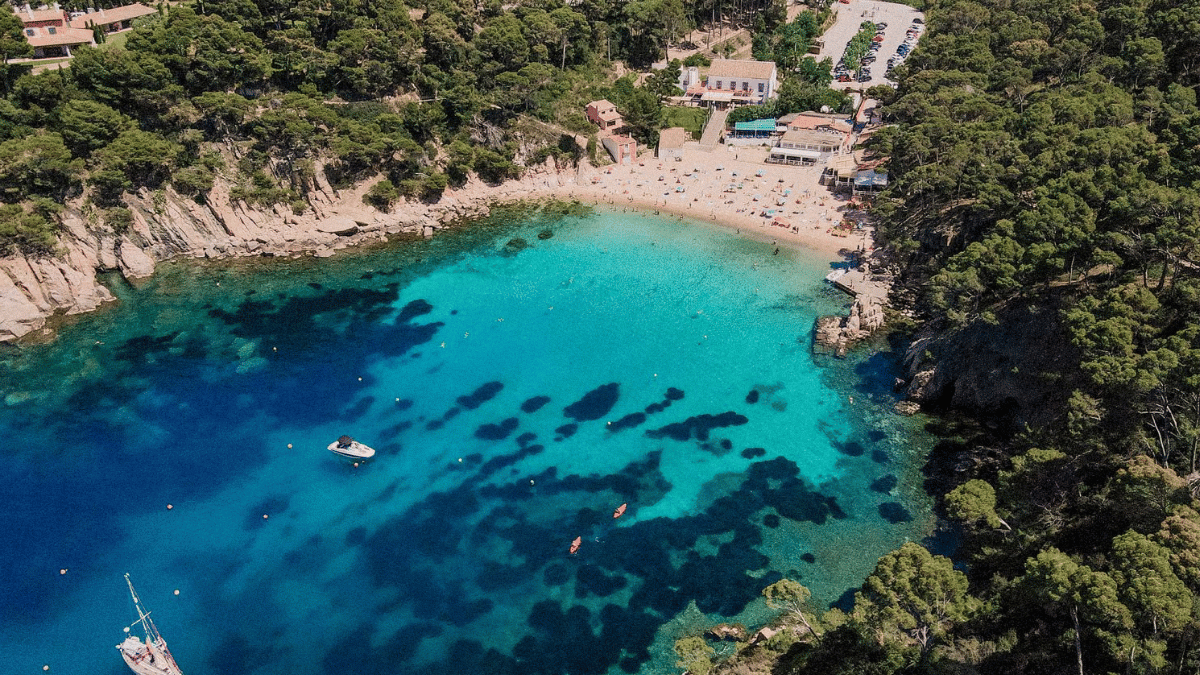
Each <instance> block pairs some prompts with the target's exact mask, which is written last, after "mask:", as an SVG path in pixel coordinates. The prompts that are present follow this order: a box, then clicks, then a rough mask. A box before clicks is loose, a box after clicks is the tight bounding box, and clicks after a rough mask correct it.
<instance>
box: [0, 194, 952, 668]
mask: <svg viewBox="0 0 1200 675" xmlns="http://www.w3.org/2000/svg"><path fill="white" fill-rule="evenodd" d="M544 232H552V234H553V236H552V237H551V238H547V239H540V238H539V237H538V235H539V233H544ZM517 238H519V239H521V240H523V242H524V244H525V245H524V247H522V246H521V244H520V242H516V241H514V240H515V239H517ZM827 267H828V261H826V260H822V259H821V258H819V257H817V256H815V254H811V253H807V252H798V251H790V250H786V249H784V250H780V251H778V253H775V252H774V247H772V246H769V245H767V244H764V243H758V242H752V241H747V240H743V239H739V238H737V237H735V236H733V235H732V234H731V233H728V232H725V231H719V230H712V229H707V228H705V227H704V226H701V225H696V224H690V223H688V224H685V223H683V222H680V221H678V220H670V219H665V218H658V217H654V216H644V215H634V214H625V213H597V214H593V215H590V216H586V217H581V218H577V217H570V218H562V219H556V218H550V217H548V216H538V217H522V218H515V217H510V218H507V219H506V218H497V219H494V220H493V221H492V222H489V223H484V224H479V225H477V226H474V227H471V228H463V229H460V230H458V231H454V232H450V233H447V234H444V235H442V236H439V237H437V238H435V239H433V240H431V241H427V242H415V243H405V244H400V245H395V246H389V247H386V248H380V249H377V250H371V251H361V252H357V253H347V254H342V255H339V256H337V257H334V258H332V259H327V260H314V259H304V260H296V261H251V262H246V261H241V262H236V263H223V264H219V265H198V264H180V265H163V266H160V270H159V272H158V273H157V274H156V275H155V277H154V278H153V279H152V280H150V281H149V282H148V283H146V284H145V285H144V286H143V287H142V288H139V289H133V288H130V287H128V286H124V285H120V284H117V285H116V286H115V288H116V291H117V293H118V295H119V296H120V298H121V302H120V303H118V304H116V305H114V306H111V307H108V308H106V309H104V310H102V311H101V312H98V313H96V314H93V315H90V316H88V317H85V318H82V319H80V320H78V321H75V322H73V323H72V324H71V325H69V326H65V327H63V329H62V331H61V335H60V337H59V338H58V339H57V340H56V341H55V342H54V343H52V344H49V345H45V346H40V347H26V348H23V349H20V350H10V351H9V352H7V353H5V354H4V355H3V356H4V360H5V365H6V368H5V372H4V375H3V378H2V379H0V395H3V396H4V397H5V398H4V400H5V405H4V406H2V407H0V433H2V434H3V437H4V438H6V439H9V443H8V444H6V449H5V451H4V460H5V461H4V462H2V463H0V486H3V487H0V509H2V510H3V512H4V513H5V514H6V515H7V517H6V519H5V521H6V525H7V528H6V530H7V531H6V532H5V535H4V539H3V541H4V546H3V548H0V569H3V570H4V574H3V575H0V598H3V599H2V600H0V644H3V645H5V648H4V649H3V650H0V672H5V673H33V672H41V667H42V665H43V664H49V665H51V668H52V672H54V673H81V674H82V673H104V674H108V673H113V674H115V673H121V672H127V671H126V669H125V667H124V665H123V663H122V662H121V660H120V658H119V656H118V654H117V653H116V650H114V649H113V645H115V644H116V643H117V642H118V641H119V640H120V638H121V629H122V628H123V627H124V626H125V625H126V624H127V623H129V622H130V621H132V620H133V619H134V618H135V617H134V616H133V611H132V607H131V606H130V602H129V599H128V597H127V592H126V589H125V587H124V584H123V582H122V579H121V574H122V573H123V572H130V573H131V574H132V577H133V580H134V583H135V584H137V585H138V589H139V591H140V593H141V596H142V599H143V601H144V602H145V603H146V604H147V605H148V606H149V608H150V609H151V610H152V611H153V616H154V618H155V620H156V621H157V623H158V626H159V628H160V629H161V630H162V631H163V632H164V635H165V636H166V637H167V639H168V641H169V642H170V644H171V648H172V651H173V652H174V654H175V656H176V659H177V660H178V661H179V663H180V665H181V666H182V668H183V670H184V672H186V673H189V674H191V673H204V672H207V673H216V674H218V675H222V674H231V675H232V674H234V673H237V674H262V675H268V674H283V673H288V674H294V675H306V674H309V673H312V674H318V673H330V674H334V673H343V672H357V673H422V672H428V673H440V672H459V673H491V672H497V673H505V672H507V673H571V674H584V673H597V674H599V673H621V672H631V673H632V672H642V673H674V672H677V669H676V668H675V666H674V658H673V654H671V644H672V642H673V640H675V639H676V638H678V637H681V636H684V635H687V634H695V633H696V632H697V631H699V630H700V629H702V628H703V627H705V626H707V625H711V624H712V623H714V622H717V621H720V620H726V619H732V620H738V621H742V622H744V623H746V624H748V625H752V624H756V623H761V622H763V621H765V620H767V619H768V618H769V617H770V615H771V612H770V611H769V610H768V609H767V608H765V607H764V606H763V605H762V603H761V602H760V601H759V599H758V598H759V592H760V590H761V589H762V587H764V586H766V585H767V584H769V583H771V582H773V581H775V580H776V579H778V578H780V576H781V575H786V576H789V577H793V578H798V579H800V580H801V581H803V582H804V583H805V584H807V585H808V586H809V587H810V588H812V590H813V592H814V600H816V601H817V602H818V603H819V604H828V603H831V602H834V601H836V600H838V598H839V597H842V596H843V594H844V593H846V592H847V591H848V590H850V589H852V588H853V587H856V586H857V585H858V584H859V583H861V581H862V579H863V577H864V576H865V575H866V574H868V573H869V572H870V570H871V568H872V567H873V566H874V562H875V560H876V559H877V558H878V556H880V555H882V554H883V553H885V552H886V551H888V550H890V549H891V548H893V547H895V546H896V545H898V544H900V543H902V542H903V541H905V540H907V539H919V538H922V537H924V536H925V535H926V534H927V533H928V530H929V528H930V526H931V518H930V517H929V516H928V515H925V514H928V513H929V512H930V510H929V504H928V503H927V501H926V499H925V498H924V496H923V495H922V494H921V491H920V479H919V476H918V475H917V467H918V465H919V463H920V461H921V458H922V457H923V455H924V450H925V448H926V447H927V439H923V438H921V437H920V436H919V434H918V433H917V432H915V431H914V430H912V429H910V428H909V425H907V424H906V421H905V420H903V419H901V418H898V417H896V416H895V415H893V414H891V413H890V406H891V403H892V402H893V398H892V396H891V394H890V393H889V392H888V386H889V385H890V383H891V376H890V365H889V361H888V358H887V355H886V354H881V353H873V352H870V351H869V350H868V351H867V352H864V353H863V354H860V355H858V356H857V357H855V358H852V359H847V360H842V361H832V360H820V361H814V358H813V356H812V354H811V344H810V335H811V327H812V323H813V320H814V318H815V316H817V315H818V314H822V313H830V312H833V311H839V310H841V309H842V308H843V307H844V306H845V304H846V298H845V297H844V296H842V295H840V294H838V293H836V292H833V291H831V290H830V289H828V288H827V287H825V286H824V285H823V284H822V283H821V279H822V277H823V275H824V272H825V269H827ZM114 283H116V282H114ZM851 397H853V402H851ZM341 434H350V435H352V436H354V437H355V438H357V439H359V440H361V441H363V442H365V443H367V444H368V445H371V446H373V447H375V448H376V449H377V450H378V451H379V454H378V456H377V458H376V459H375V460H374V461H372V462H370V463H368V464H366V465H363V466H359V467H354V466H353V465H351V464H350V463H348V462H345V461H342V460H340V459H338V458H337V457H335V456H333V455H332V454H331V453H329V452H328V451H326V450H325V446H326V445H328V444H329V443H330V442H332V441H333V440H334V439H336V438H337V437H338V436H339V435H341ZM622 503H627V504H628V511H627V512H626V513H625V514H624V515H623V516H622V517H621V518H619V519H616V520H614V519H613V517H612V512H613V509H615V508H616V507H617V506H618V505H620V504H622ZM167 504H171V505H172V506H173V508H172V509H170V510H168V509H167ZM264 515H266V516H269V518H264ZM576 536H579V537H581V538H582V545H581V547H580V550H579V552H578V553H577V554H575V555H569V554H568V552H567V549H568V547H569V545H570V543H571V541H572V539H574V538H575V537H576ZM61 568H66V569H67V570H68V571H67V573H66V574H60V569H61ZM176 589H178V590H179V594H178V595H175V594H174V591H175V590H176Z"/></svg>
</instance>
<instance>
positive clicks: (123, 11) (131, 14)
mask: <svg viewBox="0 0 1200 675" xmlns="http://www.w3.org/2000/svg"><path fill="white" fill-rule="evenodd" d="M156 11H157V10H155V9H152V8H150V7H147V6H145V5H143V4H142V3H140V2H135V3H133V4H132V5H123V6H121V7H113V8H112V9H101V10H99V11H96V12H88V13H87V14H84V15H83V16H81V17H77V18H76V19H75V20H74V21H72V22H71V23H72V25H75V26H83V27H87V26H91V25H92V24H99V25H101V26H103V25H105V24H110V23H119V22H121V21H128V20H130V19H136V18H138V17H139V16H148V15H150V14H154V13H156Z"/></svg>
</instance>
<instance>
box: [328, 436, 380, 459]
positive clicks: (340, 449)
mask: <svg viewBox="0 0 1200 675" xmlns="http://www.w3.org/2000/svg"><path fill="white" fill-rule="evenodd" d="M329 451H330V452H332V453H333V454H335V455H341V456H342V457H345V458H346V459H371V458H372V457H374V456H375V448H372V447H370V446H366V445H363V444H362V443H359V442H358V441H356V440H354V439H353V438H350V437H349V436H342V437H341V438H339V439H337V440H336V441H334V442H332V443H330V444H329Z"/></svg>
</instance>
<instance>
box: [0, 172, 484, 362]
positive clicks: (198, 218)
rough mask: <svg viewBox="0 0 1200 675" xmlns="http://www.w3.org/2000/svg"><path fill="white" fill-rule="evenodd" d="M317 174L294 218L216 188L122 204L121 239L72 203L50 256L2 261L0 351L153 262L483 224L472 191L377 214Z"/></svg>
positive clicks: (318, 247) (326, 246)
mask: <svg viewBox="0 0 1200 675" xmlns="http://www.w3.org/2000/svg"><path fill="white" fill-rule="evenodd" d="M316 173H317V178H316V181H315V183H316V185H315V186H314V189H313V190H312V192H310V193H309V194H308V195H307V199H308V205H309V207H310V208H309V209H308V210H306V211H305V213H304V214H300V215H297V214H295V213H293V212H292V211H291V209H290V208H288V207H285V206H283V205H276V206H274V207H265V206H262V207H260V206H251V205H247V204H246V203H244V202H241V201H238V200H234V199H233V198H232V197H231V186H230V185H229V184H228V183H227V182H225V181H223V180H220V179H218V180H217V182H216V183H215V184H214V186H213V189H212V190H211V191H210V192H209V194H208V195H207V198H206V200H205V203H204V204H200V203H197V202H196V201H195V200H193V199H190V198H188V197H185V196H182V195H179V194H177V193H175V192H174V191H173V190H171V189H170V188H167V189H165V190H163V191H160V192H158V193H150V192H149V191H146V190H143V191H142V192H140V193H139V194H135V195H127V196H126V199H125V205H126V206H127V207H128V208H129V209H130V212H131V214H132V222H131V223H130V224H129V225H128V226H127V227H126V228H124V229H123V230H122V231H120V232H116V231H114V230H113V229H112V228H111V227H108V226H106V225H105V224H104V223H103V222H98V219H97V218H96V216H95V215H94V214H93V213H91V212H90V210H89V209H85V207H84V204H83V202H82V200H74V201H72V202H68V203H67V204H65V209H64V212H63V229H62V231H61V233H60V235H59V241H58V248H57V250H56V251H55V253H54V254H50V255H25V254H20V253H18V254H14V255H11V256H8V257H3V258H0V341H5V340H13V339H16V338H19V337H21V336H22V335H25V334H27V333H30V332H31V331H36V330H39V329H41V328H43V327H44V326H45V325H46V319H47V318H48V317H49V316H51V315H52V314H55V313H62V314H78V313H82V312H88V311H91V310H94V309H96V308H97V307H99V306H100V305H101V304H103V303H105V302H109V301H112V300H113V299H114V297H113V294H112V293H111V292H110V291H109V290H108V289H107V288H105V287H104V285H103V284H101V283H100V282H99V280H98V278H97V274H98V273H99V272H105V271H113V270H115V271H119V272H120V273H121V274H123V275H124V276H125V277H126V278H129V279H137V278H143V277H148V276H150V275H151V274H153V272H154V268H155V265H156V264H157V263H158V262H160V261H163V260H168V259H170V258H175V257H179V256H183V257H192V258H222V257H234V256H299V255H318V256H322V257H326V256H329V255H333V253H334V251H335V250H337V249H343V248H346V247H349V246H353V245H355V244H359V243H364V242H368V241H382V240H386V239H387V236H388V235H389V234H399V233H412V234H414V235H417V234H421V233H422V232H426V233H432V231H433V229H434V228H436V227H438V226H440V225H442V224H444V223H448V222H452V221H456V220H460V219H465V218H473V217H479V216H485V215H487V213H488V206H487V200H488V199H489V198H491V195H488V194H486V192H482V191H480V190H477V189H476V190H473V189H465V190H462V191H460V192H458V193H455V191H453V190H451V191H448V192H447V194H446V195H445V196H444V197H443V199H442V200H441V201H440V202H439V203H437V204H432V205H429V204H422V203H413V204H405V205H402V206H401V207H400V208H398V209H396V212H394V213H382V212H378V211H376V210H374V209H372V208H370V207H367V206H366V205H365V204H364V203H363V201H362V197H363V194H365V193H366V191H367V190H368V189H370V187H371V185H372V183H373V181H368V182H365V183H363V184H360V185H357V186H355V187H354V188H353V189H350V190H341V191H339V190H335V189H333V188H332V187H331V186H330V185H329V184H328V183H327V182H326V181H325V180H324V178H323V172H322V171H317V172H316ZM470 187H472V186H471V185H470V184H469V185H468V188H470Z"/></svg>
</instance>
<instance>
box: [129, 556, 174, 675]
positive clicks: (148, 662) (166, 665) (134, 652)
mask: <svg viewBox="0 0 1200 675" xmlns="http://www.w3.org/2000/svg"><path fill="white" fill-rule="evenodd" d="M125 583H127V584H129V594H130V595H131V596H133V606H134V608H135V609H137V613H138V619H137V621H135V622H134V623H133V625H130V626H126V627H125V632H126V633H127V634H128V633H129V629H130V628H132V627H133V626H134V625H137V624H139V623H140V624H142V631H143V632H144V633H145V634H146V639H145V641H142V639H140V638H139V637H138V636H136V635H132V634H130V635H127V636H126V638H125V640H124V641H123V642H121V644H119V645H117V650H118V651H120V652H121V658H123V659H125V665H127V666H129V669H130V670H132V671H133V672H135V673H137V674H138V675H183V671H181V670H180V669H179V666H178V664H176V663H175V657H174V656H171V652H170V650H168V649H167V641H166V640H164V639H163V636H162V634H161V633H159V632H158V627H157V626H155V625H154V622H153V621H151V620H150V612H147V611H146V608H145V607H142V601H141V600H139V599H138V596H137V591H135V590H133V582H132V581H130V580H129V575H128V574H126V575H125Z"/></svg>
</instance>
